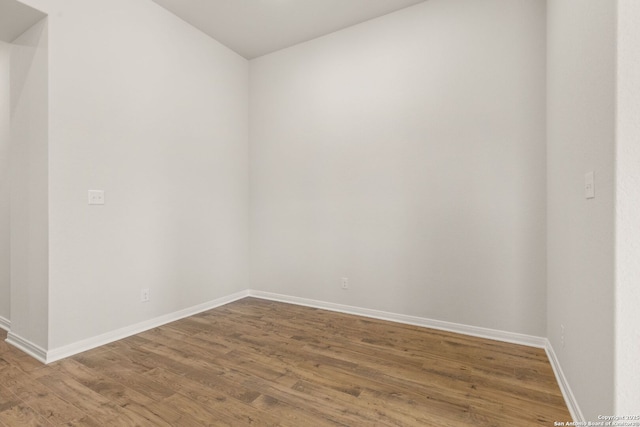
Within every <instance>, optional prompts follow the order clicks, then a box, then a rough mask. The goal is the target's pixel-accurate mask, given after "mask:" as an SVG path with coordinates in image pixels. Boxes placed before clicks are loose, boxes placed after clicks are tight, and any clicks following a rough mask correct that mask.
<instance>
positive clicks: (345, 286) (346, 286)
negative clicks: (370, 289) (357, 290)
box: [342, 277, 349, 291]
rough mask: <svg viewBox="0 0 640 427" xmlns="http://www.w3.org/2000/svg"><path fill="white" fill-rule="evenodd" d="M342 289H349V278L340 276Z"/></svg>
mask: <svg viewBox="0 0 640 427" xmlns="http://www.w3.org/2000/svg"><path fill="white" fill-rule="evenodd" d="M342 289H344V290H345V291H346V290H347V289H349V279H348V278H346V277H343V278H342Z"/></svg>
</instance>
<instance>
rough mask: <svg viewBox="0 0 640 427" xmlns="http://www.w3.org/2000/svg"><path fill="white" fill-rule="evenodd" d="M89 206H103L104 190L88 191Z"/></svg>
mask: <svg viewBox="0 0 640 427" xmlns="http://www.w3.org/2000/svg"><path fill="white" fill-rule="evenodd" d="M89 204H90V205H104V190H89Z"/></svg>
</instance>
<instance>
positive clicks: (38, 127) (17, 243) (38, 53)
mask: <svg viewBox="0 0 640 427" xmlns="http://www.w3.org/2000/svg"><path fill="white" fill-rule="evenodd" d="M47 47H48V39H47V21H46V19H45V20H42V21H40V22H39V23H38V24H36V25H34V26H33V27H31V28H30V29H29V30H27V31H26V32H25V33H24V34H22V35H21V36H20V37H18V38H17V39H16V40H14V41H13V44H12V50H11V159H10V163H11V165H10V166H11V168H10V169H11V179H10V181H11V202H10V205H11V206H10V210H11V333H12V334H14V335H16V336H18V337H20V338H22V339H25V340H27V341H29V342H30V343H32V344H35V345H36V346H40V347H41V348H44V349H46V348H47V345H48V330H49V329H48V314H49V295H48V286H49V227H48V221H49V218H48V207H49V203H48V195H49V181H48V142H49V139H48V136H49V134H48V119H49V117H48V87H47V80H48V65H47V58H48V51H47Z"/></svg>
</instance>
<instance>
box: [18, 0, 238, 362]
mask: <svg viewBox="0 0 640 427" xmlns="http://www.w3.org/2000/svg"><path fill="white" fill-rule="evenodd" d="M26 3H29V4H30V5H31V6H33V7H36V8H38V9H40V10H42V11H44V12H47V13H48V14H49V22H50V27H49V29H50V32H49V36H50V37H49V41H50V53H51V54H50V68H51V73H50V94H51V102H50V115H51V128H50V147H49V155H50V165H49V166H50V167H49V188H50V206H49V229H50V283H49V295H50V296H51V298H50V312H49V328H50V337H49V338H50V342H49V349H51V350H55V349H56V348H59V347H61V346H64V345H67V344H71V343H75V342H77V341H79V340H82V339H85V338H91V337H94V336H97V335H99V334H101V333H105V332H110V331H113V330H116V329H119V328H122V327H126V326H129V325H132V324H135V323H138V322H142V321H145V320H149V319H152V318H155V317H158V316H161V315H164V314H167V313H173V312H175V311H178V310H181V309H184V308H188V307H192V306H194V305H197V304H201V303H205V302H208V301H211V300H213V299H216V298H218V297H222V296H227V295H229V294H231V293H234V292H236V291H239V290H243V289H246V288H248V287H249V285H248V280H247V278H248V273H247V271H248V267H247V259H248V255H247V251H248V233H247V231H248V225H247V224H248V218H247V216H248V213H247V212H248V172H247V156H248V149H247V143H248V137H247V133H248V124H247V120H248V108H247V98H248V94H247V89H248V83H247V80H248V63H247V61H246V60H245V59H243V58H241V57H240V56H238V55H237V54H235V53H233V52H231V51H229V50H228V49H227V48H225V47H223V46H222V45H220V44H219V43H217V42H216V41H214V40H212V39H211V38H209V37H207V36H205V35H204V34H203V33H201V32H200V31H198V30H196V29H194V28H193V27H191V26H189V25H188V24H186V23H185V22H183V21H182V20H180V19H178V18H176V17H175V16H174V15H172V14H170V13H169V12H167V11H166V10H164V9H162V8H160V7H159V6H157V5H156V4H155V3H153V2H151V1H150V0H137V1H130V0H112V1H111V0H110V1H100V2H96V1H92V2H87V1H85V0H48V1H36V0H33V1H32V0H30V1H27V2H26ZM89 189H102V190H105V191H106V205H105V206H103V207H93V206H88V205H87V190H89ZM142 288H150V290H151V302H149V303H146V304H143V303H141V302H140V290H141V289H142Z"/></svg>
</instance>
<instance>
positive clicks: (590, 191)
mask: <svg viewBox="0 0 640 427" xmlns="http://www.w3.org/2000/svg"><path fill="white" fill-rule="evenodd" d="M584 197H585V198H586V199H595V197H596V183H595V173H594V172H593V171H592V172H588V173H587V174H585V176H584Z"/></svg>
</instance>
